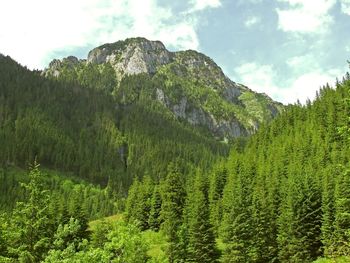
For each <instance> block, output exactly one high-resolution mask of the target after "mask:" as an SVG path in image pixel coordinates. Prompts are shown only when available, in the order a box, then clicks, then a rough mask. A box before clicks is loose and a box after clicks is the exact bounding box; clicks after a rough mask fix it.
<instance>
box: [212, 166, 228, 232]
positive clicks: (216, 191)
mask: <svg viewBox="0 0 350 263" xmlns="http://www.w3.org/2000/svg"><path fill="white" fill-rule="evenodd" d="M226 178H227V169H226V167H225V166H224V165H223V164H220V165H218V167H215V168H214V171H213V172H212V174H211V177H210V186H209V189H210V190H209V203H210V222H211V224H212V225H213V227H214V232H215V234H216V236H218V234H219V227H220V224H221V221H222V195H223V192H224V187H225V183H226Z"/></svg>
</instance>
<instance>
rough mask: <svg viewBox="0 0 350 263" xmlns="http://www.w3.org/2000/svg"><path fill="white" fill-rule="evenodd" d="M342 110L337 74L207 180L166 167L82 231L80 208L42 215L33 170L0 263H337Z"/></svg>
mask: <svg viewBox="0 0 350 263" xmlns="http://www.w3.org/2000/svg"><path fill="white" fill-rule="evenodd" d="M349 101H350V77H349V75H347V76H346V78H345V79H344V80H343V81H342V83H338V84H337V86H336V87H335V89H333V88H330V87H329V86H325V87H324V88H322V89H321V90H320V92H319V95H318V97H317V99H316V100H315V101H314V102H313V103H310V102H309V103H308V104H307V105H305V106H302V105H298V104H296V105H290V106H288V107H287V108H286V110H285V111H284V112H283V113H282V114H280V115H279V116H278V117H277V118H276V119H275V120H273V121H272V122H271V123H270V124H268V125H264V126H262V127H261V128H260V129H259V131H258V132H257V133H256V134H255V135H253V136H252V137H250V138H249V139H248V141H247V144H246V145H243V146H242V145H241V144H235V145H234V146H233V147H232V149H231V152H230V154H229V157H228V159H227V160H220V161H219V162H217V163H216V164H215V165H213V168H212V169H211V172H210V173H208V172H206V171H205V170H203V169H200V168H199V167H197V169H193V170H192V171H191V172H190V173H186V171H185V170H184V167H183V165H182V163H181V162H179V161H174V162H171V163H170V164H169V165H168V167H167V169H166V176H165V179H163V180H160V181H158V180H155V179H153V178H152V177H151V176H150V175H146V176H144V177H143V178H142V179H137V178H136V179H135V180H134V181H133V184H132V186H131V188H130V190H129V194H128V198H127V201H126V206H125V212H124V213H123V215H122V216H121V215H120V214H117V215H115V216H113V217H109V218H106V219H105V220H98V221H94V222H92V223H91V225H90V227H89V225H88V224H87V216H86V214H85V213H84V210H85V211H86V207H81V206H79V205H78V206H77V205H73V208H74V209H71V211H68V210H69V209H67V208H65V207H64V206H63V209H61V210H56V209H52V208H51V206H49V205H48V204H55V203H56V204H62V203H64V202H62V200H59V201H58V202H52V201H51V202H49V200H52V199H53V198H52V196H51V195H50V194H49V193H48V192H47V190H46V189H47V185H45V184H44V182H45V181H44V180H43V179H44V178H43V172H41V171H40V170H39V167H38V165H36V164H34V167H32V169H31V170H30V172H29V178H28V179H29V180H28V182H27V183H26V184H24V187H25V189H26V196H27V199H26V201H25V202H21V203H17V204H16V206H15V207H14V209H13V212H12V213H8V214H3V215H1V216H0V241H1V242H0V260H2V261H3V262H16V261H17V260H18V261H22V262H106V263H107V262H137V263H144V262H198V263H212V262H224V263H231V262H234V263H236V262H237V263H239V262H281V263H287V262H288V263H289V262H303V263H304V262H305V263H308V262H314V261H315V262H348V261H349V256H350V253H349V251H350V250H349V247H350V236H349V228H350V220H349V211H350V207H349V203H350V202H349V200H350V193H349V182H350V180H349V170H350V166H349V156H350V152H349V151H350V150H349V138H350V129H349V127H350V123H349V116H350V104H349ZM64 185H65V187H64V188H63V189H67V190H68V191H69V188H67V185H69V184H67V183H66V184H64ZM64 185H63V186H64ZM70 185H72V184H70ZM83 187H84V186H83ZM85 187H86V186H85ZM89 191H93V190H92V189H91V188H90V190H89ZM95 193H97V196H99V198H101V197H103V196H105V195H104V194H103V193H102V194H101V195H100V193H99V192H98V191H96V192H95ZM66 194H67V192H66ZM73 196H74V195H73ZM75 198H76V197H75ZM74 203H76V202H73V204H74ZM34 234H35V235H34ZM19 244H20V246H19Z"/></svg>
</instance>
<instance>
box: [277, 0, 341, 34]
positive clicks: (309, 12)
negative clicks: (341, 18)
mask: <svg viewBox="0 0 350 263" xmlns="http://www.w3.org/2000/svg"><path fill="white" fill-rule="evenodd" d="M278 2H282V3H287V4H288V5H289V7H288V8H286V9H280V8H277V9H276V11H277V14H278V23H279V24H278V28H279V29H281V30H283V31H290V32H299V33H323V32H326V31H327V29H328V28H329V26H330V25H331V24H332V23H333V17H332V16H331V15H330V14H329V11H330V10H331V8H332V7H333V6H334V5H335V4H336V0H307V1H306V0H278Z"/></svg>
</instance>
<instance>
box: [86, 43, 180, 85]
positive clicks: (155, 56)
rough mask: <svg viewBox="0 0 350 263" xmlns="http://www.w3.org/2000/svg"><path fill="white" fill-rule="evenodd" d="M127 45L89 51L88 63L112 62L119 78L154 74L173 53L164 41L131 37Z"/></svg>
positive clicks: (107, 46) (167, 61) (106, 46)
mask: <svg viewBox="0 0 350 263" xmlns="http://www.w3.org/2000/svg"><path fill="white" fill-rule="evenodd" d="M126 42H128V44H127V45H120V47H119V48H117V49H113V44H110V45H105V46H104V47H102V48H100V47H98V48H95V49H93V50H92V51H90V52H89V55H88V59H87V62H88V63H97V64H101V63H107V62H109V63H111V65H112V66H113V67H114V69H115V70H116V73H117V75H118V76H119V78H122V76H123V75H125V74H126V75H135V74H140V73H148V74H154V73H155V72H156V71H157V67H158V66H161V65H165V64H168V63H170V61H171V60H172V58H173V56H174V55H173V53H171V52H169V51H168V50H167V49H166V48H165V46H164V45H163V43H162V42H160V41H149V40H146V39H129V40H126Z"/></svg>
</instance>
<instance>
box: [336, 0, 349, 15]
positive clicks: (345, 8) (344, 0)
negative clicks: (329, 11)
mask: <svg viewBox="0 0 350 263" xmlns="http://www.w3.org/2000/svg"><path fill="white" fill-rule="evenodd" d="M339 1H340V5H341V10H342V12H343V13H344V14H347V15H349V16H350V0H339Z"/></svg>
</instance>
